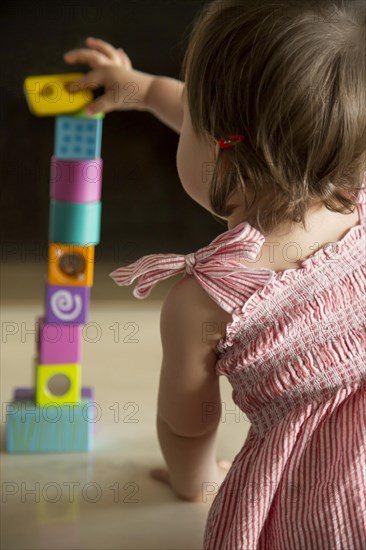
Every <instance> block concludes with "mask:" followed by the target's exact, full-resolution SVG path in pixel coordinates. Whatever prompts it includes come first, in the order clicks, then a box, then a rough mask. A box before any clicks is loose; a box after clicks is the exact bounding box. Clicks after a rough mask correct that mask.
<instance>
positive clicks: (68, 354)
mask: <svg viewBox="0 0 366 550" xmlns="http://www.w3.org/2000/svg"><path fill="white" fill-rule="evenodd" d="M37 322H38V326H39V331H38V338H37V356H38V358H39V363H42V364H44V365H57V364H65V363H80V362H81V352H82V338H83V334H82V329H83V325H77V324H75V323H73V324H65V323H51V324H49V323H45V321H44V319H43V318H38V319H37Z"/></svg>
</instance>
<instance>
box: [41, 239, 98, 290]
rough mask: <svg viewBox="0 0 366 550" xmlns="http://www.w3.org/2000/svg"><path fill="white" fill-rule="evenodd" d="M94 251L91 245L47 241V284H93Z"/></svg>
mask: <svg viewBox="0 0 366 550" xmlns="http://www.w3.org/2000/svg"><path fill="white" fill-rule="evenodd" d="M94 252H95V247H94V246H92V245H85V246H79V245H75V244H61V243H49V245H48V280H47V282H48V284H50V285H71V286H93V276H94Z"/></svg>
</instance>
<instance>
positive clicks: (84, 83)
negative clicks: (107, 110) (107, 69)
mask: <svg viewBox="0 0 366 550" xmlns="http://www.w3.org/2000/svg"><path fill="white" fill-rule="evenodd" d="M103 75H104V72H103V71H102V70H100V69H99V70H95V71H89V72H88V73H86V74H85V75H84V76H82V77H81V78H80V79H79V80H76V81H75V82H73V83H72V84H70V85H69V90H70V92H79V91H80V90H84V89H85V88H98V87H100V86H102V85H103Z"/></svg>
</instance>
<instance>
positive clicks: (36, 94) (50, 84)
mask: <svg viewBox="0 0 366 550" xmlns="http://www.w3.org/2000/svg"><path fill="white" fill-rule="evenodd" d="M82 76H84V73H65V74H48V75H39V76H28V77H27V78H26V79H25V80H24V94H25V97H26V98H27V102H28V107H29V109H30V111H31V112H32V113H33V114H34V115H36V116H56V115H62V114H67V113H75V112H77V111H80V110H81V109H83V108H84V107H86V105H89V103H91V102H92V101H93V99H94V97H93V93H92V91H91V89H90V88H87V89H85V90H80V91H79V92H69V90H68V88H67V87H66V86H65V85H66V84H71V82H75V81H77V80H79V79H80V78H81V77H82Z"/></svg>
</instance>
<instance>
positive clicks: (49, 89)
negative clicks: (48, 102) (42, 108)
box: [41, 84, 58, 99]
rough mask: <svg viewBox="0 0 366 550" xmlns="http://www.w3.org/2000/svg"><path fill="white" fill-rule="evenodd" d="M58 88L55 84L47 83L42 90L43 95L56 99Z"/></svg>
mask: <svg viewBox="0 0 366 550" xmlns="http://www.w3.org/2000/svg"><path fill="white" fill-rule="evenodd" d="M57 94H58V90H57V88H56V86H54V85H53V84H47V85H46V86H44V87H43V88H42V90H41V95H42V96H43V97H46V98H47V99H54V98H55V97H57Z"/></svg>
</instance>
